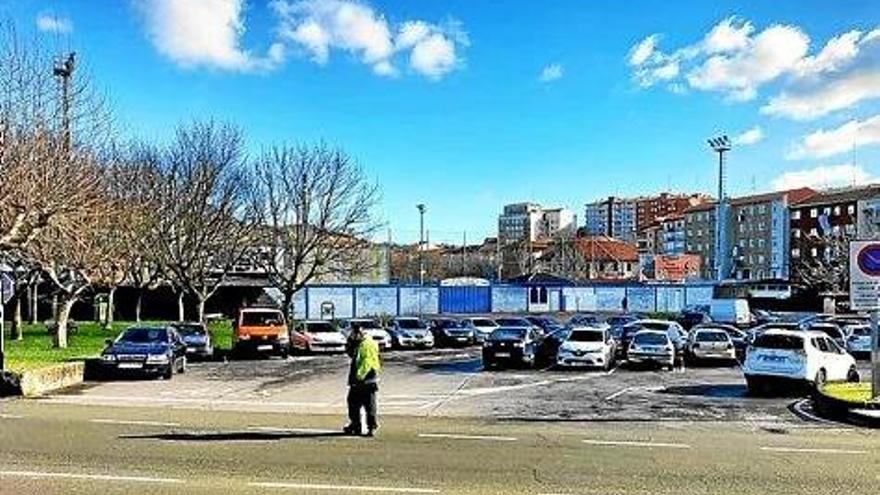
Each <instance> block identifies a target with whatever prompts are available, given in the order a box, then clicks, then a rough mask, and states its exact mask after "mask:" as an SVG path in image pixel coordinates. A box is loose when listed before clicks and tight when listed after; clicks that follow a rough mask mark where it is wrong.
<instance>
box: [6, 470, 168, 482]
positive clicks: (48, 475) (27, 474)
mask: <svg viewBox="0 0 880 495" xmlns="http://www.w3.org/2000/svg"><path fill="white" fill-rule="evenodd" d="M2 477H7V478H32V479H41V478H43V479H53V478H54V479H78V480H90V481H122V482H131V483H165V484H171V483H184V481H183V480H181V479H177V478H154V477H149V476H116V475H110V474H82V473H53V472H43V471H0V478H2Z"/></svg>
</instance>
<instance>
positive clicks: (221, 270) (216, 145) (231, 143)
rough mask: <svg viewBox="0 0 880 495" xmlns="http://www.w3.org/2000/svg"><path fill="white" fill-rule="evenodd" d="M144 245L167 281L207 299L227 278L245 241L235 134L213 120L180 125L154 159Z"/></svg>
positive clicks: (242, 178)
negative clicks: (150, 213) (149, 217)
mask: <svg viewBox="0 0 880 495" xmlns="http://www.w3.org/2000/svg"><path fill="white" fill-rule="evenodd" d="M158 156H159V170H160V176H159V177H158V179H157V183H156V187H155V188H154V189H153V194H154V201H155V207H156V211H155V213H156V214H155V220H154V223H153V224H152V225H150V227H149V229H148V231H149V240H150V242H151V244H152V246H153V249H154V253H155V258H154V259H155V261H154V262H155V263H156V264H157V265H158V266H161V267H164V269H165V270H166V271H167V275H168V277H169V278H170V282H172V284H173V285H174V286H177V287H179V288H180V289H181V290H182V291H186V292H187V293H189V294H190V295H192V296H193V298H194V299H195V300H196V301H197V304H198V314H199V318H200V319H204V315H205V302H206V301H207V300H208V299H209V298H210V297H211V296H212V295H213V294H214V293H215V292H216V291H217V289H218V288H219V287H220V285H222V284H223V282H224V281H225V280H226V278H227V276H228V274H229V272H230V271H231V270H232V269H233V267H234V266H235V265H236V264H237V263H238V262H239V261H240V260H241V259H242V258H243V256H244V255H245V253H246V252H247V251H248V248H249V246H250V243H251V238H252V234H253V222H252V220H251V218H250V217H249V216H248V214H247V201H246V199H247V196H246V193H247V187H248V184H247V179H248V177H247V175H246V174H245V169H244V162H245V158H244V154H243V150H242V136H241V133H240V132H239V130H238V129H236V128H234V127H232V126H229V125H220V124H216V123H214V122H205V123H193V124H191V125H187V126H181V127H180V128H178V130H177V134H176V137H175V139H174V141H173V142H172V143H171V144H170V146H168V147H167V149H165V150H163V151H161V152H160V153H159V154H158Z"/></svg>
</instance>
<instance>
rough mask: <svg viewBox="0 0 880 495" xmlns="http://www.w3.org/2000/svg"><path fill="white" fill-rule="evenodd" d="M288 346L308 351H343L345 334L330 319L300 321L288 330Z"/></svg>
mask: <svg viewBox="0 0 880 495" xmlns="http://www.w3.org/2000/svg"><path fill="white" fill-rule="evenodd" d="M290 346H291V347H292V348H293V349H294V350H297V351H302V352H308V353H318V352H328V353H332V352H345V334H344V333H342V331H341V330H340V329H339V327H337V326H336V325H334V324H333V322H331V321H327V320H305V321H300V322H298V323H297V324H295V325H294V326H293V329H292V330H291V331H290Z"/></svg>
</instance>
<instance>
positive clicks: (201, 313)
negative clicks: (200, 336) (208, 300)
mask: <svg viewBox="0 0 880 495" xmlns="http://www.w3.org/2000/svg"><path fill="white" fill-rule="evenodd" d="M199 321H200V322H202V323H204V322H205V300H204V299H203V298H202V297H201V296H199Z"/></svg>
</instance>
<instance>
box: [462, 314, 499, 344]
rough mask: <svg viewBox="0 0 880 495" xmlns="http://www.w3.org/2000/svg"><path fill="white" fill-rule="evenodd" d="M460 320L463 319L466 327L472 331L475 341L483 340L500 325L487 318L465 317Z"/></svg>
mask: <svg viewBox="0 0 880 495" xmlns="http://www.w3.org/2000/svg"><path fill="white" fill-rule="evenodd" d="M462 321H464V323H465V325H466V326H467V327H468V328H470V329H471V330H473V331H474V340H476V341H477V342H484V341H485V340H486V337H488V336H489V334H491V333H492V332H494V331H495V329H497V328H499V327H500V325H498V324H497V323H495V322H494V321H493V320H490V319H489V318H465V319H464V320H462Z"/></svg>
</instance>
